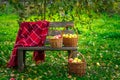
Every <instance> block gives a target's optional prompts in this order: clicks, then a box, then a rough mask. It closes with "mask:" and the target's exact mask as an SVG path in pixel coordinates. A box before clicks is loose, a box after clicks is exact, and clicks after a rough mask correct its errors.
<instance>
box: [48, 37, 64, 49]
mask: <svg viewBox="0 0 120 80" xmlns="http://www.w3.org/2000/svg"><path fill="white" fill-rule="evenodd" d="M49 42H50V46H51V47H52V48H61V47H62V43H63V39H62V38H59V39H49Z"/></svg>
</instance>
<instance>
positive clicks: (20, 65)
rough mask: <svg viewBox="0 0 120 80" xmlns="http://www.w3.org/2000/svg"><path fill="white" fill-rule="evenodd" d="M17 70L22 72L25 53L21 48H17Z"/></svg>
mask: <svg viewBox="0 0 120 80" xmlns="http://www.w3.org/2000/svg"><path fill="white" fill-rule="evenodd" d="M17 55H18V70H19V71H20V72H22V71H23V70H24V67H25V53H24V51H23V50H18V54H17Z"/></svg>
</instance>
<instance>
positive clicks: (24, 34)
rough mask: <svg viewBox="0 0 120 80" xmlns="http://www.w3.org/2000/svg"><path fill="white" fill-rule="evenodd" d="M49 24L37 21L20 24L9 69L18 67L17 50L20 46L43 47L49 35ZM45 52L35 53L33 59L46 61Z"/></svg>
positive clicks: (8, 65)
mask: <svg viewBox="0 0 120 80" xmlns="http://www.w3.org/2000/svg"><path fill="white" fill-rule="evenodd" d="M48 26H49V22H47V21H37V22H23V23H21V24H20V28H19V31H18V35H17V38H16V42H15V45H14V48H13V51H12V54H11V57H10V60H9V61H8V63H7V67H14V66H17V57H19V56H17V48H18V47H20V46H23V47H29V46H43V45H44V41H45V39H46V35H47V33H48ZM44 58H45V54H44V51H34V54H33V59H34V60H35V61H36V63H37V62H38V61H44Z"/></svg>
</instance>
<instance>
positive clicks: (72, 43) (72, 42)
mask: <svg viewBox="0 0 120 80" xmlns="http://www.w3.org/2000/svg"><path fill="white" fill-rule="evenodd" d="M71 27H72V29H73V30H74V31H75V34H76V35H77V37H72V38H69V37H63V44H64V46H65V47H76V46H77V44H78V33H77V31H76V30H75V28H74V27H73V26H71ZM67 28H68V26H67ZM65 29H66V27H65ZM65 29H64V30H63V32H62V34H71V33H64V31H65Z"/></svg>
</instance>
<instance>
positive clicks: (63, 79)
mask: <svg viewBox="0 0 120 80" xmlns="http://www.w3.org/2000/svg"><path fill="white" fill-rule="evenodd" d="M17 19H18V17H17V16H16V15H15V14H9V15H0V21H1V22H0V76H1V77H0V80H8V79H9V78H10V75H11V74H15V78H16V80H68V79H70V80H119V79H120V16H119V15H113V16H108V15H106V14H101V15H100V16H99V17H98V18H96V19H93V21H92V23H91V24H90V25H88V26H89V27H91V29H89V28H88V26H86V25H83V26H81V25H80V24H79V23H77V25H76V26H77V27H79V26H80V27H79V30H80V32H81V34H79V36H80V37H79V43H78V51H80V52H81V53H82V54H83V55H84V56H85V59H86V61H87V70H86V74H85V75H84V76H83V77H79V76H76V75H74V74H73V75H71V76H69V78H68V68H67V53H66V52H63V51H52V52H51V51H48V52H46V62H44V63H43V64H40V65H37V66H36V65H35V62H34V61H32V52H27V53H30V54H27V63H26V64H27V67H26V69H25V71H24V72H22V73H19V72H18V71H17V70H15V69H9V68H7V67H6V63H7V61H8V60H9V57H10V55H11V52H12V49H13V46H14V42H15V39H16V35H17V31H18V28H19V25H18V24H17V22H16V20H17Z"/></svg>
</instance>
